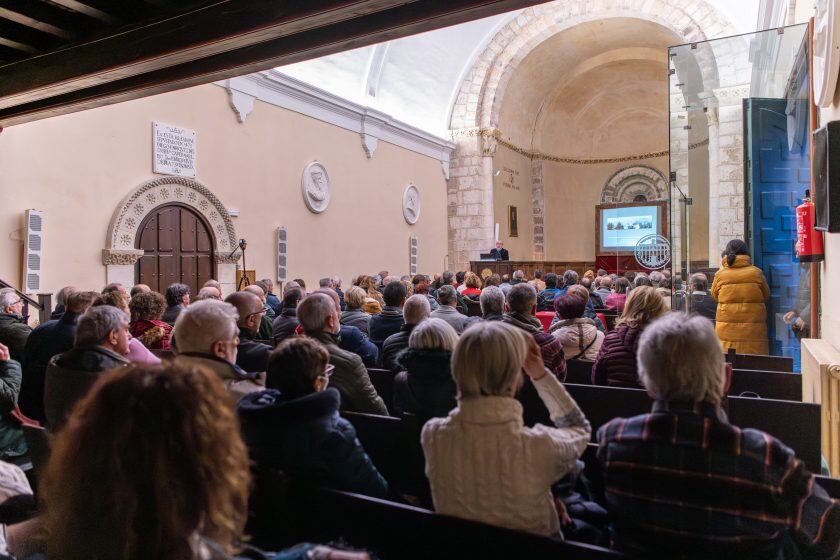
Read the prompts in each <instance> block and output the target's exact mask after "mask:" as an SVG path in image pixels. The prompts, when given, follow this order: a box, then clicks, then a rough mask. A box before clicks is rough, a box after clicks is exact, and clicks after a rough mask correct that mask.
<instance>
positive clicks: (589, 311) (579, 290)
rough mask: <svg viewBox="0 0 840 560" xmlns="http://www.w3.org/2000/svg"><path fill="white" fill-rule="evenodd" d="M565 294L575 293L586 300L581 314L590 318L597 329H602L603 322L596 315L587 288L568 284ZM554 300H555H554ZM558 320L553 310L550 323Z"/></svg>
mask: <svg viewBox="0 0 840 560" xmlns="http://www.w3.org/2000/svg"><path fill="white" fill-rule="evenodd" d="M566 294H576V295H577V296H578V297H580V299H582V300H584V301H585V302H586V306H585V307H584V309H583V316H584V317H587V318H589V319H592V322H593V323H595V327H596V328H597V329H598V330H599V331H602V332H603V331H604V330H605V328H604V324H603V323H602V322H601V319H599V318H598V315H597V314H596V313H595V305H594V303H593V301H592V298H591V297H590V295H591V294H590V293H589V290H587V289H586V288H584V287H583V285H581V284H573V285H571V286H569V289H568V290H567V291H566ZM554 301H555V302H556V301H557V300H554ZM559 320H560V317H559V316H558V315H557V313H556V312H555V314H554V318H553V319H552V321H551V322H552V325H553V324H554V323H556V322H557V321H559Z"/></svg>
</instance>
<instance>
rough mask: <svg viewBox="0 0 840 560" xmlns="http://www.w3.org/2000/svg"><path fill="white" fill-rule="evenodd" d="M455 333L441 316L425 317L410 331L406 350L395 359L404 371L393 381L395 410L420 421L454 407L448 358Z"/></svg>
mask: <svg viewBox="0 0 840 560" xmlns="http://www.w3.org/2000/svg"><path fill="white" fill-rule="evenodd" d="M457 342H458V333H456V332H455V329H453V328H452V326H450V325H449V323H447V322H446V321H444V320H443V319H426V320H425V321H423V322H422V323H420V324H419V325H417V326H416V327H414V330H413V331H412V332H411V336H410V337H409V338H408V349H407V350H405V351H404V352H402V353H401V354H400V355H399V357H398V358H397V359H398V361H399V363H400V365H401V366H402V368H403V370H404V371H402V372H400V373H399V374H397V377H396V379H395V380H394V406H393V408H394V413H395V414H397V415H401V414H404V413H406V412H408V413H411V414H415V415H417V416H419V417H420V419H421V420H422V421H424V422H425V421H426V420H428V419H429V418H434V417H444V416H447V415H448V414H449V411H450V410H452V409H453V408H455V407H456V406H457V402H456V400H455V394H456V392H457V388H456V386H455V380H454V379H453V378H452V372H451V370H450V366H449V364H450V361H451V358H452V351H453V350H454V349H455V344H457Z"/></svg>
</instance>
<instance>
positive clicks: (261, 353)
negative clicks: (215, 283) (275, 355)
mask: <svg viewBox="0 0 840 560" xmlns="http://www.w3.org/2000/svg"><path fill="white" fill-rule="evenodd" d="M225 301H226V302H227V303H229V304H231V305H232V306H234V307H235V308H236V313H237V314H238V315H239V319H238V321H237V323H236V325H237V327H239V337H238V338H239V344H237V346H236V365H237V366H239V367H241V368H242V369H243V370H245V371H247V372H249V373H260V372H264V371H265V368H266V366H267V365H268V357H269V356H270V355H271V351H272V350H273V348H272V347H271V346H269V345H268V344H264V343H262V342H259V341H258V340H256V338H255V337H256V336H257V332H258V330H259V327H260V322H261V321H262V318H263V315H264V314H265V306H264V305H263V302H262V301H261V300H260V298H258V297H257V296H256V295H255V294H253V293H251V292H245V291H242V292H234V293H232V294H230V295H229V296H228V297H226V298H225Z"/></svg>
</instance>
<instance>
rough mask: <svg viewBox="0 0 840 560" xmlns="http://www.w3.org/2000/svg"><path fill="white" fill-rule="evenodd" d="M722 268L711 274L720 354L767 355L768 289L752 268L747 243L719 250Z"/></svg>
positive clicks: (727, 246) (735, 243) (758, 269)
mask: <svg viewBox="0 0 840 560" xmlns="http://www.w3.org/2000/svg"><path fill="white" fill-rule="evenodd" d="M722 264H723V268H721V269H720V270H718V271H717V273H716V274H715V280H714V282H712V297H713V298H715V300H716V301H717V302H718V306H717V315H716V319H715V320H716V323H715V330H716V331H717V335H718V338H720V341H721V343H723V349H724V351H726V350H728V349H730V348H734V349H735V350H736V351H737V352H738V353H739V354H767V352H768V342H767V309H766V307H765V306H764V302H765V301H767V300H768V299H769V298H770V287H769V286H768V285H767V281H766V280H765V279H764V273H763V272H761V269H760V268H758V267H756V266H753V265H752V261H751V260H750V254H749V251H748V248H747V244H746V243H744V242H743V241H741V240H740V239H733V240H732V241H730V242H729V243H727V244H726V249H725V250H724V251H723V262H722Z"/></svg>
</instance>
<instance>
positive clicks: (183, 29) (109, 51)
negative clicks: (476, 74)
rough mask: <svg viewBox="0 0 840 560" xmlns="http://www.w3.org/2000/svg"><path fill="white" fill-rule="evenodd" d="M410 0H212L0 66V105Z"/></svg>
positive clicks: (80, 86)
mask: <svg viewBox="0 0 840 560" xmlns="http://www.w3.org/2000/svg"><path fill="white" fill-rule="evenodd" d="M87 1H88V2H91V0H87ZM411 1H413V0H309V1H307V2H288V1H277V0H219V1H218V2H215V3H213V4H210V5H208V6H205V7H202V8H199V9H196V10H193V11H190V12H187V13H185V14H181V15H179V16H175V17H169V18H165V19H163V20H161V21H157V22H153V23H150V24H146V25H142V26H140V27H138V28H135V29H130V30H127V31H124V32H122V33H119V34H117V35H114V36H111V37H105V38H102V39H99V40H96V41H91V42H87V43H83V44H80V45H77V46H75V47H70V48H66V49H63V50H60V51H57V52H55V53H50V54H47V55H43V56H38V57H32V58H29V59H26V60H22V61H21V62H19V63H16V64H14V65H12V66H11V67H8V68H5V69H4V70H5V71H4V72H0V108H5V107H9V106H11V105H17V104H23V103H29V102H33V101H37V100H39V99H44V98H47V97H52V96H55V95H61V94H64V93H68V92H72V91H75V90H79V89H84V88H87V87H92V86H97V85H99V84H102V83H105V82H111V81H115V80H120V79H124V78H128V77H131V76H136V75H139V74H143V73H146V72H151V71H154V70H158V69H160V68H165V67H168V66H175V65H178V64H183V63H187V62H192V61H195V60H198V59H201V58H205V57H209V56H213V55H217V54H220V53H224V52H228V51H232V50H236V49H238V48H243V47H247V46H251V45H255V44H257V43H261V42H264V41H270V40H272V39H276V38H277V37H283V36H288V35H291V34H294V33H300V32H302V31H306V30H308V29H316V28H318V27H322V26H325V25H330V24H333V23H336V22H340V21H345V20H348V19H354V18H358V17H361V16H365V15H369V14H373V13H376V12H379V11H382V10H385V9H388V8H391V7H394V6H399V5H402V4H405V3H407V2H411Z"/></svg>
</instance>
